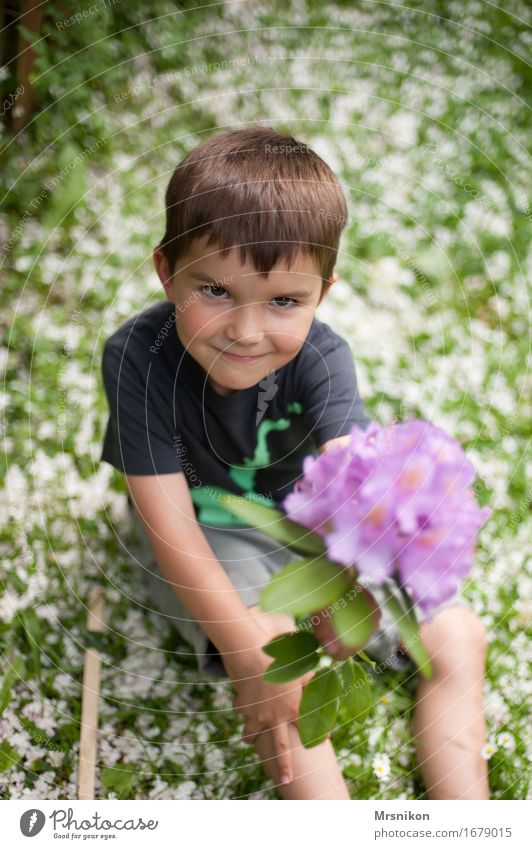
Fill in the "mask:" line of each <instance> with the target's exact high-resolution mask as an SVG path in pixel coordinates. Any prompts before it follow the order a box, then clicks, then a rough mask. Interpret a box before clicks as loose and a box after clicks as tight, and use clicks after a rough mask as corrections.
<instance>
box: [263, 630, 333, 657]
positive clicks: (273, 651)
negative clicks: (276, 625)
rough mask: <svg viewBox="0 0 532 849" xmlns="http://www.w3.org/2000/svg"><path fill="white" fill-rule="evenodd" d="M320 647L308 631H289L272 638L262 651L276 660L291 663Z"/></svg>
mask: <svg viewBox="0 0 532 849" xmlns="http://www.w3.org/2000/svg"><path fill="white" fill-rule="evenodd" d="M320 645H321V644H320V641H319V640H318V639H316V637H315V636H314V634H312V633H311V632H310V631H290V632H289V633H287V634H280V635H279V636H278V637H274V638H273V640H270V642H269V643H266V645H265V646H263V647H262V651H263V652H264V653H265V654H268V655H269V656H270V657H274V658H275V659H276V660H284V662H285V663H292V661H294V660H300V659H302V658H304V657H306V656H307V655H308V654H310V652H314V651H316V650H317V649H319V647H320Z"/></svg>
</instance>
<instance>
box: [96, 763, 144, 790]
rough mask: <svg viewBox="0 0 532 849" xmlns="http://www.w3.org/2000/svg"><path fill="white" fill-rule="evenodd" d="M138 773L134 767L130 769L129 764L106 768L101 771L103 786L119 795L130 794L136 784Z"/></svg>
mask: <svg viewBox="0 0 532 849" xmlns="http://www.w3.org/2000/svg"><path fill="white" fill-rule="evenodd" d="M136 775H137V773H136V772H135V771H134V768H133V766H130V767H129V768H128V765H127V764H117V765H116V766H104V767H103V768H102V769H101V770H100V778H101V780H102V784H103V786H104V787H105V788H107V790H112V791H115V792H116V793H117V794H119V795H123V794H125V793H128V792H129V790H131V788H132V787H133V784H134V783H135V778H136Z"/></svg>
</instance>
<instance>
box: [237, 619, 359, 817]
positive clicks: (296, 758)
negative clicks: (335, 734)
mask: <svg viewBox="0 0 532 849" xmlns="http://www.w3.org/2000/svg"><path fill="white" fill-rule="evenodd" d="M249 611H250V612H251V613H252V614H253V615H254V616H256V617H257V618H258V619H259V620H260V623H261V625H262V626H263V627H264V628H265V629H266V630H267V632H268V633H269V635H270V638H273V637H274V636H277V635H278V634H283V633H285V632H286V631H293V630H294V629H295V625H294V622H293V620H292V619H291V618H290V617H289V616H285V615H284V614H282V613H275V614H274V613H263V612H262V611H261V609H260V606H259V605H258V604H255V605H252V606H250V607H249ZM289 734H290V744H291V751H292V766H293V775H294V777H293V779H292V781H291V782H290V783H289V784H281V783H280V776H279V774H278V771H277V769H276V765H275V753H274V747H273V740H272V734H271V731H269V730H268V729H265V730H264V731H262V732H261V733H260V734H259V735H258V737H257V738H256V739H255V743H254V746H255V748H256V750H257V752H258V754H259V756H260V758H261V760H262V762H263V763H264V767H265V769H266V770H267V772H268V774H269V775H270V777H271V778H272V780H273V781H274V782H275V784H276V785H277V787H278V790H279V792H280V793H281V795H282V797H283V798H284V799H344V800H349V799H350V798H351V797H350V795H349V791H348V789H347V786H346V783H345V781H344V778H343V775H342V771H341V769H340V767H339V766H338V762H337V760H336V755H335V752H334V749H333V745H332V743H331V741H330V740H325V741H324V742H323V743H320V744H319V745H318V746H314V747H313V748H312V749H305V748H304V747H303V745H302V743H301V739H300V737H299V732H298V730H297V726H296V724H295V722H294V723H291V724H290V726H289Z"/></svg>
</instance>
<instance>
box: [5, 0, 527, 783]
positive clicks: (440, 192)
mask: <svg viewBox="0 0 532 849" xmlns="http://www.w3.org/2000/svg"><path fill="white" fill-rule="evenodd" d="M354 5H355V4H351V3H347V2H345V3H340V2H338V3H336V4H334V3H333V4H329V5H328V6H327V7H326V12H325V11H324V9H323V7H321V6H319V5H318V4H317V3H312V2H310V0H306V2H305V0H303V2H301V3H298V4H297V6H296V7H294V6H292V8H290V10H289V8H288V5H287V4H282V3H276V2H273V3H271V4H268V8H267V9H263V10H262V11H261V9H260V5H259V4H240V8H239V9H238V10H237V11H231V7H230V6H227V7H226V9H225V10H224V12H223V15H221V16H216V17H214V16H212V17H211V16H210V15H209V14H208V12H207V11H205V12H204V14H203V18H202V19H200V20H199V21H198V24H197V28H196V31H195V32H196V35H198V36H200V35H203V36H205V38H201V39H196V40H195V41H194V42H191V43H188V44H187V45H185V46H184V47H182V48H180V47H178V46H176V45H173V44H172V42H173V41H174V40H178V39H177V37H176V33H177V34H179V28H178V27H177V25H176V29H175V30H173V29H172V27H169V26H168V23H167V22H164V21H161V22H159V23H157V22H156V21H155V22H154V23H153V24H152V25H151V36H150V37H151V38H152V41H153V44H154V46H155V47H156V48H157V50H158V51H159V52H158V55H159V58H160V59H161V61H163V64H164V66H165V68H170V69H171V68H172V66H173V62H175V65H176V66H177V56H178V52H179V50H180V49H181V50H185V51H186V57H187V58H186V66H187V67H189V68H191V67H193V66H194V67H199V66H201V65H202V64H205V63H207V64H208V63H211V67H210V68H208V69H207V70H206V71H205V70H203V71H202V70H195V71H194V70H192V71H190V70H189V71H188V72H187V73H182V74H181V75H180V76H179V77H178V78H177V80H176V81H174V82H168V81H166V82H165V81H164V80H162V81H161V83H160V84H157V85H154V84H150V85H149V86H146V85H145V83H146V79H151V76H150V72H149V69H148V70H146V69H144V71H143V70H142V68H143V67H144V66H146V61H147V60H146V59H143V60H142V62H141V61H140V60H139V61H138V71H137V76H136V77H134V78H132V80H131V87H132V88H133V87H134V86H135V85H138V86H140V87H141V89H140V90H139V92H138V93H137V94H135V95H133V96H131V97H129V98H128V100H127V102H126V103H116V102H115V101H114V100H113V98H112V92H111V93H109V92H107V93H106V94H107V95H108V103H107V108H106V110H105V111H104V112H102V116H103V117H102V120H104V122H105V126H106V129H107V133H108V136H109V137H110V138H111V139H112V143H111V145H110V148H111V158H110V159H103V158H102V159H101V160H99V159H98V158H97V156H91V157H87V158H86V159H85V160H84V164H83V166H82V168H81V169H79V171H80V172H82V173H77V172H76V173H77V177H76V179H77V180H78V183H79V185H80V186H82V187H83V191H78V192H76V186H75V185H72V183H71V182H70V183H69V185H68V197H69V198H73V199H74V200H73V202H75V208H74V209H70V210H69V209H68V208H65V206H64V197H63V200H62V199H61V198H62V192H61V184H60V187H59V189H57V190H56V193H55V194H54V195H52V196H51V197H49V198H48V199H47V203H46V205H45V210H44V212H43V213H42V214H41V215H39V216H36V215H34V216H30V217H29V218H28V220H27V222H26V224H25V227H24V229H23V230H22V232H21V234H20V236H19V237H18V238H17V239H16V240H15V245H14V247H13V249H12V250H11V251H10V252H9V254H8V256H7V258H6V260H5V263H4V268H5V270H7V275H6V283H5V286H4V290H3V295H2V299H3V306H4V312H3V318H2V332H3V336H4V342H5V344H6V346H7V348H8V350H7V353H5V355H4V356H5V369H6V380H7V385H6V388H5V395H4V404H5V410H6V418H7V420H8V422H9V428H8V431H7V435H6V441H5V449H6V455H5V458H3V460H2V462H3V464H5V467H4V468H3V469H2V471H3V472H5V483H4V487H5V488H4V490H3V492H2V495H3V513H4V516H5V519H6V522H4V523H3V525H4V527H5V530H4V531H3V532H2V537H1V540H0V557H1V561H0V562H1V575H2V585H1V586H2V592H1V596H0V622H1V623H2V624H0V647H1V650H2V654H3V669H4V675H3V687H2V689H1V691H0V693H1V695H0V707H1V708H2V710H3V713H2V717H1V718H0V741H1V742H0V797H2V798H13V799H19V798H41V799H42V798H59V799H68V798H75V793H76V787H75V782H76V774H77V773H76V770H77V756H78V750H79V719H80V681H81V673H80V670H81V667H82V662H83V650H84V647H85V646H86V645H87V643H88V639H89V638H88V635H87V633H86V630H85V618H86V611H85V607H84V606H85V605H86V600H87V598H88V593H89V591H90V588H91V587H92V586H94V585H100V584H103V585H104V587H105V588H106V617H107V621H108V624H109V631H108V633H107V634H105V635H104V636H102V638H101V640H100V642H99V646H100V648H101V650H102V652H103V657H104V661H105V663H104V670H103V681H102V706H101V743H100V749H99V758H100V769H99V773H98V784H97V793H98V796H99V797H100V798H112V797H118V798H139V799H140V798H151V797H153V798H200V799H203V798H206V799H219V798H261V799H270V798H271V799H274V798H279V797H278V796H277V793H276V790H275V789H274V788H273V787H272V783H271V781H270V780H269V779H268V778H267V776H266V773H265V772H264V771H263V769H262V767H261V765H260V764H259V763H258V760H257V756H256V754H255V752H254V750H253V749H252V748H250V747H248V746H246V745H245V744H243V743H242V741H241V739H240V733H241V721H240V719H239V717H238V715H236V714H235V713H234V712H233V711H232V710H231V697H230V691H229V687H228V685H227V684H225V683H215V684H205V683H203V682H202V681H201V679H200V677H199V676H198V675H197V673H196V672H195V671H194V667H193V664H192V663H191V662H188V663H187V662H186V658H182V659H180V658H178V657H176V654H175V652H176V651H183V650H185V649H186V647H185V646H184V645H183V644H181V643H180V642H179V638H178V637H177V636H176V635H175V634H174V633H173V632H172V631H171V630H170V629H169V628H167V627H166V625H164V624H161V620H160V619H159V618H158V617H157V615H156V614H155V613H153V612H150V611H149V610H147V609H145V608H144V607H143V606H142V604H140V603H139V602H138V601H136V600H135V598H134V595H133V588H134V587H135V563H134V562H133V561H132V559H131V556H130V554H129V553H128V551H127V550H125V549H124V547H123V546H122V545H121V544H120V542H119V539H122V540H124V541H126V543H127V540H128V539H129V536H128V534H129V528H128V526H127V510H126V496H125V487H124V481H123V479H122V476H121V475H120V474H119V473H118V472H116V471H113V470H112V469H111V468H110V467H108V466H105V465H103V466H100V465H99V454H100V450H101V442H102V438H103V433H104V427H105V424H106V420H107V407H106V401H105V397H104V393H103V387H102V384H101V379H100V372H99V363H100V356H101V350H102V345H103V341H104V339H105V338H106V337H107V336H108V335H109V334H110V333H111V332H112V331H113V330H114V329H115V328H116V327H117V326H118V325H119V324H120V323H121V322H122V321H124V320H125V319H126V318H128V317H129V316H130V315H132V314H133V313H135V312H138V311H140V310H141V309H143V308H145V307H146V306H148V305H150V304H152V303H154V301H155V300H156V299H158V298H162V297H163V293H162V289H161V287H160V285H159V283H158V280H157V279H156V276H155V273H154V271H153V269H152V267H151V261H150V254H151V249H152V247H153V246H154V244H155V243H156V242H157V241H158V239H159V238H160V237H161V234H162V223H163V217H164V216H163V205H162V204H163V200H162V199H163V194H164V189H165V187H166V183H167V181H168V178H169V176H170V173H171V171H172V170H173V168H174V167H175V165H176V164H177V162H178V161H179V160H180V159H181V158H182V156H183V155H184V153H186V152H187V151H188V150H190V149H191V148H193V147H194V146H195V145H196V144H197V143H198V142H199V141H200V140H201V139H202V138H203V137H204V136H205V134H206V132H211V131H214V130H215V129H217V128H219V129H223V128H226V127H234V126H244V125H245V124H246V123H248V122H255V121H263V122H265V123H268V124H271V125H273V126H276V127H278V128H279V129H281V130H286V131H290V132H293V133H294V135H295V136H296V137H299V138H300V139H301V140H302V141H304V142H306V143H308V144H309V145H311V146H312V147H314V148H315V149H316V150H317V151H318V153H320V154H321V155H323V156H324V158H325V159H326V160H327V161H328V162H329V164H330V165H331V166H332V167H333V168H335V170H336V171H337V173H338V174H339V176H340V178H341V180H342V182H343V185H344V188H345V190H346V193H347V196H348V201H349V208H350V222H349V225H348V227H347V230H346V233H345V234H344V237H343V240H342V245H341V251H340V254H339V259H338V265H337V271H338V273H339V277H340V280H339V282H338V283H337V284H336V286H335V287H333V290H332V291H331V293H330V295H328V297H327V298H326V300H325V302H324V303H323V305H322V306H320V309H319V312H318V317H321V318H322V320H325V321H328V322H329V323H330V324H331V325H332V326H333V327H334V328H335V329H336V330H337V331H338V332H340V333H341V334H342V335H344V336H345V337H346V338H347V339H349V341H350V343H351V344H352V347H353V353H354V356H355V359H356V364H357V372H358V378H359V383H360V387H361V391H362V394H363V396H364V398H365V400H366V406H367V409H368V411H369V413H370V414H371V415H372V416H373V417H374V418H376V419H377V420H378V421H380V422H382V423H386V422H389V421H390V420H391V419H392V418H393V417H395V416H398V417H400V418H411V417H415V416H420V417H422V418H426V419H429V420H431V421H432V422H434V423H435V424H438V425H440V426H442V427H444V428H445V429H446V430H447V431H448V432H449V433H450V434H451V435H453V436H454V437H456V438H459V439H461V440H462V441H463V443H464V445H465V447H466V449H467V451H468V454H469V456H470V457H471V459H472V460H473V462H474V463H475V465H476V467H477V469H478V472H479V484H478V492H479V499H480V501H481V503H489V504H490V505H491V506H492V507H493V511H494V512H493V515H492V517H491V518H490V520H489V522H488V523H487V525H486V526H485V528H484V529H483V531H482V533H481V536H480V543H479V552H478V557H477V562H476V566H475V570H474V573H473V575H472V576H471V580H470V581H469V582H468V585H467V588H466V594H467V595H468V597H469V599H470V600H471V602H472V604H473V605H474V607H475V609H476V610H477V611H478V612H479V613H480V615H481V616H482V619H483V621H484V623H485V624H486V626H487V628H488V631H489V635H490V651H489V660H488V673H487V679H486V691H485V697H486V711H487V718H488V725H489V733H490V736H493V737H497V735H498V734H499V733H501V732H503V731H508V732H509V733H511V735H512V737H513V739H514V741H515V745H514V746H513V747H512V748H510V749H499V750H498V751H497V753H496V755H495V756H494V757H493V758H492V760H491V761H490V762H489V766H490V784H491V792H492V797H493V798H510V799H522V798H526V797H527V795H528V792H529V791H528V774H529V772H528V763H529V761H528V758H527V753H528V755H529V753H530V738H529V736H527V727H529V717H527V713H526V708H525V705H526V702H527V696H528V695H529V685H528V683H527V681H528V673H529V664H530V660H531V654H530V643H529V642H527V640H526V631H527V629H529V628H530V624H531V619H532V610H531V606H530V601H529V599H530V564H529V561H528V562H527V556H526V555H527V542H529V538H530V523H529V522H528V523H527V518H528V517H529V502H530V488H528V489H527V485H526V461H525V451H526V448H527V446H528V441H529V438H530V431H529V429H528V423H529V422H530V405H529V403H528V402H527V375H526V367H525V364H526V361H527V355H528V350H529V349H528V345H529V339H528V336H527V331H528V327H527V310H528V298H527V286H526V279H527V275H529V272H530V267H531V254H530V243H529V232H530V231H529V226H527V225H529V224H530V215H531V213H530V207H529V202H528V201H527V189H529V186H528V187H527V182H526V180H527V163H529V160H528V157H527V153H526V141H527V140H528V138H529V124H528V123H527V109H526V106H525V105H523V102H522V100H521V98H522V97H523V95H524V92H525V90H526V85H527V83H529V81H530V71H529V68H528V66H526V65H525V63H524V62H523V61H522V60H521V59H520V58H519V57H520V56H523V55H525V53H526V47H527V46H528V45H529V43H530V30H527V28H526V25H525V23H519V22H518V20H517V18H518V17H520V18H522V19H524V18H526V17H527V16H529V12H530V10H529V9H528V7H527V6H526V4H524V3H517V2H514V3H510V4H505V9H506V11H503V10H502V9H497V8H495V7H493V6H486V5H485V4H480V3H473V2H466V3H458V2H452V3H447V4H445V5H444V4H441V5H440V4H434V3H428V2H423V3H420V4H417V7H416V10H407V9H406V8H403V7H402V6H401V5H400V4H392V5H384V4H371V3H363V4H356V8H354ZM163 8H164V9H165V8H166V7H165V6H164V4H161V9H163ZM435 9H440V14H441V15H442V17H445V18H447V20H438V19H437V17H436V16H435ZM510 13H513V17H512V15H511V14H510ZM237 30H239V31H238V32H237ZM222 33H223V34H222ZM117 50H118V53H120V42H118V41H117ZM173 57H174V58H173ZM224 58H225V62H226V64H225V65H223V64H222V65H221V66H219V67H218V68H217V67H215V66H214V65H213V63H215V62H217V61H218V62H223V60H224ZM229 60H232V61H229ZM73 61H74V60H73ZM179 62H180V65H179V67H182V62H183V56H182V55H180V58H179ZM142 85H144V89H142ZM182 104H187V105H182ZM100 105H101V98H98V96H97V95H95V101H94V108H97V107H98V106H100ZM17 156H18V160H17V159H16V161H17V162H18V164H19V169H18V173H21V172H22V171H23V169H24V167H25V166H26V165H27V164H28V162H27V154H26V153H25V148H24V146H23V145H21V146H20V151H19V153H18V154H17ZM41 167H42V168H43V169H44V170H45V171H46V170H47V171H48V173H52V174H53V173H54V169H55V170H59V169H58V165H57V163H56V162H55V160H54V150H53V148H52V149H51V150H50V151H49V152H48V154H47V155H46V157H45V159H44V164H42V163H41ZM3 223H4V225H5V227H6V228H8V229H9V227H11V228H13V229H14V228H15V227H16V226H17V221H15V220H13V219H9V220H8V219H7V218H4V219H3ZM528 397H529V396H528ZM7 519H9V522H7ZM413 691H414V681H413V680H410V679H406V678H405V676H404V675H403V676H401V675H398V674H390V675H389V676H382V677H380V678H379V679H378V680H377V682H376V689H375V693H376V708H375V712H374V714H373V716H372V717H371V718H369V719H368V720H367V721H366V723H365V725H363V726H362V727H361V728H353V727H351V726H350V725H349V724H347V723H344V722H342V721H341V722H340V723H339V725H338V728H337V730H336V731H335V733H334V737H333V742H334V745H335V748H336V751H337V753H338V757H339V759H340V761H341V763H342V767H343V769H344V774H345V776H346V779H348V780H349V782H350V788H351V792H352V795H353V798H362V799H364V798H384V799H397V798H403V799H415V798H419V797H420V796H422V794H423V792H424V791H423V786H422V783H421V780H420V775H419V771H418V769H417V766H416V761H415V758H414V754H413V746H412V741H411V737H410V728H409V720H410V714H411V709H412V698H413ZM379 753H382V754H387V755H388V756H389V758H390V762H391V773H390V777H389V778H388V780H387V781H386V782H382V783H379V781H378V780H377V778H376V777H375V775H374V774H373V770H372V767H371V763H372V759H373V757H374V756H375V755H376V754H379Z"/></svg>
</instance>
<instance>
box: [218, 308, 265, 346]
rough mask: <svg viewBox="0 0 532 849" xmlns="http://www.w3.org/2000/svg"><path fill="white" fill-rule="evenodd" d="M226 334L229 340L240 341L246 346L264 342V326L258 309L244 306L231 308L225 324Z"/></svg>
mask: <svg viewBox="0 0 532 849" xmlns="http://www.w3.org/2000/svg"><path fill="white" fill-rule="evenodd" d="M225 335H226V338H227V339H228V341H229V342H238V343H239V344H240V345H243V346H245V347H246V348H251V347H252V346H254V345H257V344H258V343H260V342H262V340H263V339H264V328H263V326H262V322H261V318H260V316H259V315H258V311H257V310H253V309H249V308H244V307H236V308H235V309H234V310H231V313H230V315H229V317H228V320H227V324H226V326H225Z"/></svg>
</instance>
